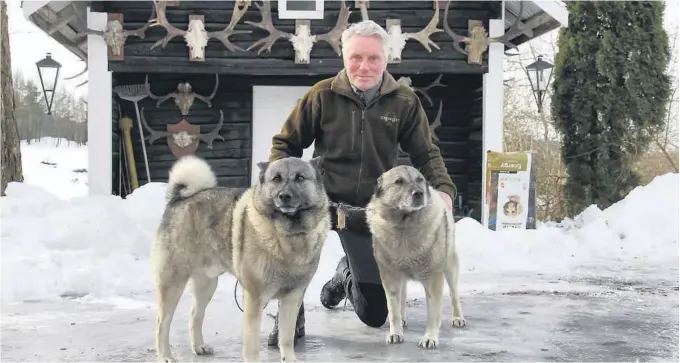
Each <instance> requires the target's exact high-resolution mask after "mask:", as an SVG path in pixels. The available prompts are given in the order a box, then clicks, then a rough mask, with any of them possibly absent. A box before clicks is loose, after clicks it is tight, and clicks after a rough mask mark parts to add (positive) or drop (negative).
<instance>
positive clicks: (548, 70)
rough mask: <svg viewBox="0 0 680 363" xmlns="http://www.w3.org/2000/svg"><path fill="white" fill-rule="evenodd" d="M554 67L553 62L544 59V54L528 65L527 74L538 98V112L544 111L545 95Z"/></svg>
mask: <svg viewBox="0 0 680 363" xmlns="http://www.w3.org/2000/svg"><path fill="white" fill-rule="evenodd" d="M554 67H555V66H554V65H553V64H551V63H549V62H546V61H544V60H543V56H542V55H539V56H538V60H537V61H535V62H533V63H531V64H529V65H528V66H527V67H526V72H527V76H528V77H529V82H530V83H531V90H532V91H533V93H534V97H535V98H536V105H537V106H538V112H542V110H543V97H545V93H546V91H547V90H548V85H549V84H550V80H551V78H552V71H553V68H554Z"/></svg>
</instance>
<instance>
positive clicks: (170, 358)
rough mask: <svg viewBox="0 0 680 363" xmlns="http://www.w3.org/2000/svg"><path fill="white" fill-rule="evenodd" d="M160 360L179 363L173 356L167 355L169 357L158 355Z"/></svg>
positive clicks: (166, 362)
mask: <svg viewBox="0 0 680 363" xmlns="http://www.w3.org/2000/svg"><path fill="white" fill-rule="evenodd" d="M158 362H159V363H177V359H175V357H173V356H167V357H158Z"/></svg>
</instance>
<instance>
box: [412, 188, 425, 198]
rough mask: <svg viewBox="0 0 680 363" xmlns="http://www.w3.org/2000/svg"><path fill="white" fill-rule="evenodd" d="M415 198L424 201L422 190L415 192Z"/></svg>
mask: <svg viewBox="0 0 680 363" xmlns="http://www.w3.org/2000/svg"><path fill="white" fill-rule="evenodd" d="M413 198H416V199H422V198H423V192H422V191H420V190H416V191H415V192H413Z"/></svg>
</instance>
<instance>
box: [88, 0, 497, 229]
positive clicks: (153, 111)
mask: <svg viewBox="0 0 680 363" xmlns="http://www.w3.org/2000/svg"><path fill="white" fill-rule="evenodd" d="M346 4H347V5H348V6H349V8H350V10H351V11H352V13H351V15H350V19H349V22H350V23H353V22H357V21H360V20H361V14H360V11H359V9H358V8H357V7H355V1H353V0H350V1H346ZM441 6H442V8H441V10H440V22H439V24H438V27H439V28H440V29H441V28H442V21H444V10H443V6H444V5H443V4H442V5H441ZM92 7H93V10H94V11H102V12H110V13H123V15H124V20H125V28H126V29H134V28H138V27H141V26H142V25H143V24H144V23H145V22H146V21H147V20H148V19H149V15H150V10H151V7H152V2H151V1H107V2H93V3H92ZM233 7H234V1H180V2H179V5H178V6H169V7H168V11H167V17H168V20H169V21H170V22H171V23H172V24H173V25H175V26H176V27H178V28H180V29H186V27H187V24H188V19H189V15H191V14H199V15H203V16H204V17H205V21H206V29H207V30H208V31H214V30H221V29H223V28H224V27H225V26H226V24H227V23H228V22H229V19H230V18H231V13H232V10H233ZM271 7H272V19H273V21H274V24H275V26H276V27H277V28H278V29H280V30H282V31H287V32H292V31H294V29H293V28H294V23H295V20H285V19H278V15H277V8H278V1H276V0H273V1H271ZM339 8H340V2H339V1H326V2H325V16H324V19H323V20H311V26H312V33H313V34H320V33H324V32H327V31H329V30H330V29H332V27H333V26H334V25H335V22H336V19H337V16H338V12H339ZM498 10H499V3H498V2H495V1H493V2H488V1H457V2H453V3H452V4H451V10H450V14H449V18H448V23H449V25H450V26H451V28H452V29H453V30H454V31H456V32H458V33H459V34H464V33H466V31H467V22H468V20H469V19H477V20H482V21H483V22H484V25H485V26H486V27H487V28H488V19H490V18H497V17H498ZM433 12H434V9H433V2H432V1H377V0H372V1H370V7H369V9H368V14H369V18H371V19H372V20H375V21H376V22H378V24H380V25H382V26H385V24H386V23H385V20H386V19H388V18H391V19H401V24H402V31H404V32H417V31H419V30H421V29H422V28H424V27H425V26H426V25H427V23H428V22H429V21H430V19H431V17H432V15H433ZM246 20H249V21H253V22H259V21H260V20H261V18H260V13H259V11H258V9H257V7H256V6H254V5H253V6H251V7H250V8H249V10H248V12H247V13H246V15H245V16H244V17H243V18H242V19H241V21H240V22H239V23H238V25H237V26H236V29H237V30H250V31H251V33H250V34H239V35H234V36H232V37H231V38H230V39H231V40H232V42H233V43H234V44H236V45H237V46H240V47H242V48H244V49H245V48H248V47H249V46H250V45H252V44H253V43H254V42H256V41H257V40H259V39H261V38H263V37H266V36H267V33H266V32H265V31H262V30H259V29H257V28H255V27H253V26H250V25H248V24H245V23H244V21H246ZM165 34H166V31H165V30H164V29H163V28H162V27H153V28H150V29H148V30H147V32H146V37H145V39H140V38H137V37H134V36H133V37H129V38H128V39H127V43H126V46H125V51H124V54H125V55H124V60H122V61H114V60H110V61H109V69H110V70H111V71H113V72H114V73H113V74H114V76H113V78H114V79H113V82H114V86H115V85H120V84H142V83H144V76H145V75H146V74H149V77H150V80H151V82H150V83H151V85H152V91H153V92H154V93H156V94H166V93H168V92H172V91H173V90H175V88H176V86H177V83H178V82H180V81H189V82H191V84H192V86H193V87H194V89H195V90H196V91H197V92H199V93H201V94H205V95H208V94H210V93H211V91H212V87H213V85H214V77H215V76H214V75H215V74H216V73H217V74H219V75H220V87H219V90H218V93H217V95H216V97H215V99H214V100H213V102H212V103H213V107H212V108H208V107H207V106H206V105H205V104H204V103H203V102H201V101H200V100H196V101H195V103H194V105H193V107H192V108H191V111H190V113H189V116H188V117H187V120H188V121H189V122H190V123H192V124H196V125H201V127H202V132H208V131H209V130H211V129H212V127H214V126H215V124H216V123H217V121H218V118H219V110H220V109H221V110H223V112H224V116H225V124H224V126H223V128H222V130H221V131H220V135H222V136H223V137H224V138H225V141H221V140H219V139H218V140H215V142H214V147H213V149H212V150H211V149H208V148H207V146H206V144H205V143H202V142H201V143H200V144H199V147H198V149H197V151H196V154H197V155H199V156H202V157H204V158H206V159H208V160H209V162H210V163H211V164H212V165H213V167H214V168H215V170H216V172H217V174H218V180H219V183H220V185H224V186H247V185H249V184H250V177H249V175H250V164H251V159H250V158H251V145H252V142H251V129H252V86H253V85H257V84H261V85H276V84H280V85H312V84H314V83H315V82H317V81H318V80H320V79H323V78H325V77H329V76H332V75H335V74H336V73H337V72H338V70H340V69H341V68H342V60H341V57H340V56H338V55H336V54H335V53H334V52H333V50H332V48H331V47H330V45H328V44H326V43H324V42H319V43H317V44H315V46H314V48H313V50H312V52H311V55H310V59H311V61H310V64H295V63H294V57H295V53H294V50H293V47H292V45H291V44H290V43H289V42H288V41H287V40H284V39H279V40H278V41H277V42H276V43H275V44H274V46H273V47H272V49H271V52H268V51H266V50H265V51H263V52H262V53H260V54H257V51H256V50H253V51H237V52H230V51H228V50H227V49H226V48H225V47H224V46H223V45H222V43H221V42H219V41H217V40H216V39H211V40H210V41H209V43H208V46H207V48H206V53H205V55H206V59H205V61H203V62H191V61H189V49H188V47H187V46H186V44H185V43H184V39H183V38H182V37H181V36H178V37H175V38H174V39H173V40H172V41H171V42H170V43H169V44H168V45H167V47H165V48H161V47H157V48H156V49H153V50H151V49H150V48H151V45H152V44H153V43H155V42H156V41H157V40H159V39H161V38H163V37H164V36H165ZM431 39H432V40H433V41H434V42H435V43H437V44H438V45H439V47H440V48H441V49H439V50H438V49H436V48H433V49H432V52H431V53H428V52H427V51H426V50H425V49H424V48H423V47H422V45H421V44H420V43H418V42H417V41H415V40H409V41H407V44H406V47H405V48H404V50H403V52H402V61H401V63H398V64H389V65H388V71H390V72H391V73H392V74H393V75H394V76H395V78H399V77H401V76H409V77H411V78H412V81H413V86H415V87H423V86H426V85H427V84H429V83H430V82H432V81H433V80H435V79H436V78H437V76H438V75H439V74H443V77H442V80H441V82H442V83H443V84H445V85H447V87H446V88H442V87H435V88H433V89H431V90H430V91H429V94H430V96H431V97H432V100H433V105H430V104H429V103H428V102H427V101H426V100H425V98H422V97H421V101H422V102H423V105H424V106H425V107H426V110H427V113H428V116H429V117H430V121H431V122H432V121H434V118H435V116H436V114H437V111H438V107H439V100H443V115H442V125H441V126H440V127H439V128H437V130H436V131H435V133H436V135H437V136H438V137H439V139H440V144H439V146H440V148H441V151H442V154H443V156H444V159H445V164H446V166H447V169H448V171H449V173H450V174H451V176H452V179H453V181H454V182H455V184H456V186H457V187H458V191H459V195H460V196H461V198H462V199H461V202H462V205H463V209H462V210H461V211H460V212H462V213H464V214H467V213H468V212H470V211H472V216H473V217H474V218H476V219H479V212H480V210H481V208H480V206H481V168H482V165H481V160H482V159H481V158H482V154H481V153H482V150H481V120H482V113H481V112H482V92H481V87H482V74H483V73H484V72H486V66H485V65H483V66H480V65H470V64H468V63H467V59H466V56H465V55H463V54H460V53H458V52H456V51H455V50H454V49H453V47H452V46H451V39H450V38H449V36H448V35H447V34H446V33H445V32H444V31H441V32H438V33H435V34H433V35H431ZM484 60H485V61H486V55H485V58H484ZM115 97H116V96H115V95H114V98H115ZM119 104H120V107H121V110H122V113H123V115H126V116H130V117H131V118H132V119H134V120H135V123H134V128H133V130H132V140H133V144H134V154H135V160H136V165H135V166H136V169H137V174H138V179H139V183H140V185H144V184H145V183H146V182H147V177H146V171H145V166H144V155H143V152H142V148H141V144H140V137H139V130H138V126H137V121H136V116H135V111H134V106H133V104H132V103H131V102H128V101H120V102H119ZM141 107H144V114H145V117H146V119H147V121H148V123H149V124H150V125H151V127H153V128H154V129H158V130H164V129H165V127H166V124H168V123H176V122H179V121H180V120H181V114H180V112H179V110H178V109H177V107H176V106H175V105H174V103H173V102H172V100H167V101H166V102H164V103H163V104H162V105H161V106H160V107H159V108H157V107H156V102H155V101H153V100H151V99H149V98H147V99H144V100H142V101H141V102H140V108H141ZM117 108H118V105H117V104H116V103H115V102H114V124H113V125H112V128H113V133H114V139H113V142H114V144H113V149H114V153H113V155H114V160H113V161H114V163H113V169H114V173H113V175H114V181H113V186H114V191H113V192H114V194H118V160H117V155H116V153H117V151H118V145H119V140H118V133H119V131H118V124H117V120H118V118H119V117H118V115H117ZM147 134H148V133H147V132H146V131H145V135H147ZM146 146H147V153H148V158H149V163H150V169H151V180H152V181H153V182H165V181H167V176H168V171H169V169H170V167H171V165H172V163H173V161H174V160H175V157H174V156H173V155H172V153H171V152H170V149H169V147H168V144H167V141H166V139H165V138H161V139H158V140H156V142H155V143H154V145H149V144H148V143H147V144H146ZM401 161H402V163H408V158H402V160H401ZM123 189H124V188H123ZM123 194H124V193H123ZM458 202H459V201H456V204H458Z"/></svg>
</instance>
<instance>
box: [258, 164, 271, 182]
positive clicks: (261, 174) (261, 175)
mask: <svg viewBox="0 0 680 363" xmlns="http://www.w3.org/2000/svg"><path fill="white" fill-rule="evenodd" d="M257 166H258V167H259V168H260V184H262V183H264V173H265V172H266V171H267V168H268V167H269V162H268V161H263V162H259V163H257Z"/></svg>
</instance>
